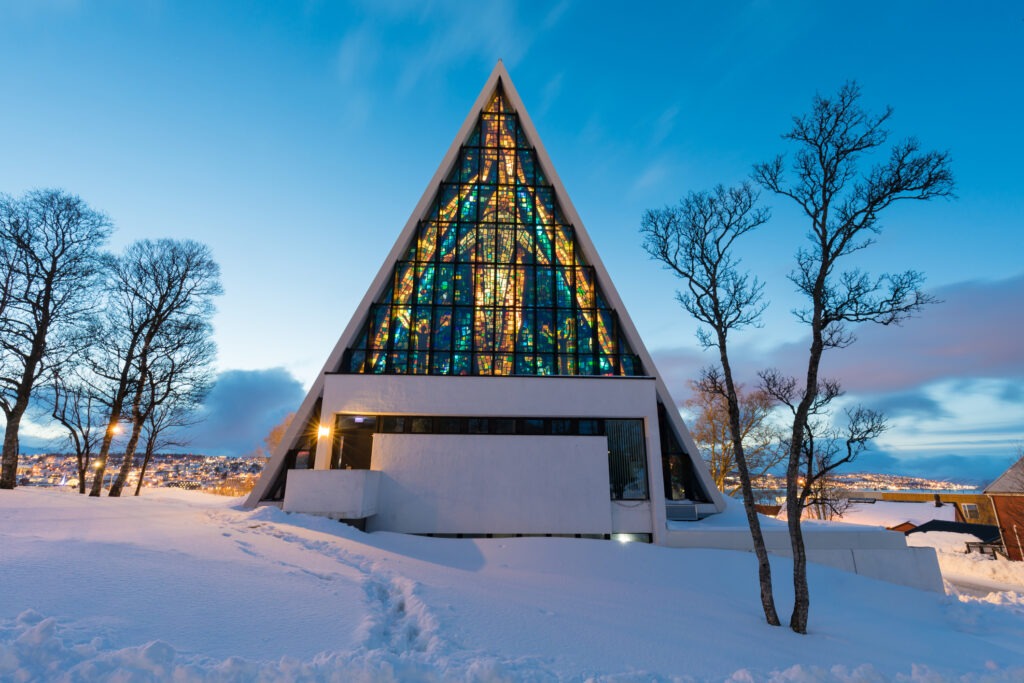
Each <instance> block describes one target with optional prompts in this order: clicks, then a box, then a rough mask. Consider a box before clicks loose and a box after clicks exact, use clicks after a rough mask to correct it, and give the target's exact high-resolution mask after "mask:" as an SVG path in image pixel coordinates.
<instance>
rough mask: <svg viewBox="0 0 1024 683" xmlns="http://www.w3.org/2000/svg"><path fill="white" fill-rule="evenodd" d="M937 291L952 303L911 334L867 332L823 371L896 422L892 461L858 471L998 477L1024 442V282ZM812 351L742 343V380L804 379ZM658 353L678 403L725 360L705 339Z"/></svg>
mask: <svg viewBox="0 0 1024 683" xmlns="http://www.w3.org/2000/svg"><path fill="white" fill-rule="evenodd" d="M933 293H934V294H935V295H936V296H937V297H938V298H939V299H941V300H942V303H940V304H936V305H934V306H930V307H928V308H927V309H926V310H925V311H924V312H923V313H922V314H921V316H920V317H918V318H915V319H912V320H910V321H908V322H906V323H905V324H904V325H903V326H901V327H888V328H886V327H881V326H877V325H862V326H860V327H859V328H857V329H856V334H857V336H858V340H857V342H856V343H855V344H854V345H853V346H851V347H849V348H847V349H841V350H833V351H828V352H826V354H825V356H824V360H823V363H822V370H823V374H824V375H826V376H829V377H836V378H838V379H840V380H841V381H842V384H843V387H844V388H845V389H846V391H847V392H848V396H847V397H846V399H844V403H851V402H863V403H865V404H866V405H868V406H870V407H873V408H877V409H880V410H882V411H883V412H884V413H885V414H886V416H887V417H888V418H889V422H890V430H889V431H888V432H887V433H886V434H885V435H884V436H883V437H882V438H881V439H879V446H880V447H881V448H882V449H884V450H885V451H887V452H888V456H887V457H889V458H891V461H887V460H885V458H884V457H882V456H881V455H876V456H865V458H864V460H863V461H862V462H861V463H860V464H859V465H858V467H863V469H865V470H876V469H878V470H881V471H893V472H906V473H915V474H922V475H928V474H934V475H935V476H955V475H956V473H957V472H959V473H960V476H971V477H974V478H975V479H978V480H984V479H986V478H991V477H992V476H995V475H997V474H998V473H999V472H1000V471H1001V470H1002V469H1005V463H1004V462H1003V460H1005V458H1007V457H1009V456H1010V454H1012V453H1013V452H1014V445H1015V444H1017V443H1019V442H1022V441H1024V389H1022V388H1021V387H1022V385H1021V382H1022V380H1024V350H1022V349H1024V346H1022V344H1021V341H1020V340H1021V339H1024V307H1022V306H1021V305H1020V303H1019V302H1020V301H1022V300H1024V275H1018V276H1015V277H1012V278H1008V279H1005V280H997V281H969V282H960V283H956V284H952V285H949V286H946V287H942V288H939V289H937V290H935V291H934V292H933ZM806 353H807V342H806V341H800V342H791V343H786V344H782V345H779V346H776V347H774V348H770V349H767V350H755V349H754V347H753V346H752V345H744V346H736V347H734V348H733V349H732V354H731V355H732V361H733V366H734V368H735V370H736V376H737V379H739V380H740V381H741V382H744V383H746V384H747V385H748V386H749V385H753V384H755V383H756V382H757V376H756V373H757V371H758V370H760V369H762V368H768V367H777V368H779V369H781V370H782V371H783V372H786V373H789V374H793V375H796V376H798V377H799V376H802V375H803V369H804V367H805V364H806ZM654 355H655V361H656V362H657V363H658V368H659V369H660V370H661V372H662V373H663V375H664V376H665V378H666V382H667V383H668V385H669V389H670V390H671V391H672V392H673V394H674V395H675V398H676V400H678V401H683V400H685V399H686V398H687V397H688V396H689V394H690V391H689V389H688V387H687V384H686V382H687V381H688V380H690V379H694V378H696V377H697V376H698V374H699V372H700V368H701V367H704V366H706V365H709V364H712V363H714V362H715V361H716V356H715V355H714V354H713V353H711V352H702V351H701V350H700V348H699V347H698V346H697V344H696V342H694V344H693V345H692V346H690V347H688V348H678V349H671V350H663V351H660V352H657V353H655V354H654ZM886 467H888V468H889V469H888V470H885V469H884V468H886ZM915 468H916V469H915Z"/></svg>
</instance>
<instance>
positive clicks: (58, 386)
mask: <svg viewBox="0 0 1024 683" xmlns="http://www.w3.org/2000/svg"><path fill="white" fill-rule="evenodd" d="M51 389H52V392H53V395H52V404H51V405H52V408H53V409H52V411H51V414H52V415H53V419H55V420H56V421H57V422H59V423H60V424H61V426H63V427H64V429H66V430H67V432H68V442H69V443H70V444H71V448H72V450H74V452H75V459H76V460H77V462H76V465H77V469H78V492H79V493H83V494H84V493H85V486H86V484H85V481H86V478H87V476H88V474H89V462H90V460H91V458H92V455H93V453H94V452H95V451H96V447H97V446H98V445H99V442H100V438H101V436H102V430H103V426H104V422H103V418H102V413H101V410H102V408H103V404H102V402H101V400H100V397H99V393H98V392H97V391H96V389H95V388H94V387H93V386H92V385H90V383H89V382H88V381H87V380H86V379H84V378H83V377H82V376H81V374H80V373H78V372H74V371H71V372H68V373H57V374H56V375H55V377H54V378H53V383H52V384H51Z"/></svg>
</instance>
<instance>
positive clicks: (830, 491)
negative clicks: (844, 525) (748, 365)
mask: <svg viewBox="0 0 1024 683" xmlns="http://www.w3.org/2000/svg"><path fill="white" fill-rule="evenodd" d="M759 376H760V378H761V385H760V386H761V389H762V391H764V392H765V393H767V394H769V395H770V396H772V397H773V398H774V399H775V400H776V401H778V402H779V403H780V404H781V405H783V406H785V407H786V408H787V409H788V410H789V413H790V416H791V417H795V415H796V412H797V409H798V407H799V402H800V399H801V398H802V395H803V394H802V391H803V387H802V386H801V383H800V381H799V380H797V379H796V378H795V377H787V376H785V375H783V374H782V373H781V372H779V371H778V370H767V371H765V372H762V373H760V375H759ZM842 395H843V390H842V388H841V386H840V384H839V382H838V381H836V380H833V379H823V380H821V381H820V382H819V383H818V389H817V392H816V395H815V398H814V402H813V403H811V405H810V407H809V408H808V410H807V424H806V425H804V442H803V444H801V446H800V452H801V455H800V459H801V462H800V469H799V472H800V474H799V477H798V479H797V483H798V484H799V494H798V501H799V507H800V510H801V511H803V510H805V509H808V508H809V509H810V510H811V511H812V512H813V515H812V516H813V517H816V518H817V519H832V518H833V517H835V516H842V513H843V511H844V510H845V509H846V507H847V503H846V499H845V498H844V496H843V495H842V491H841V490H840V489H839V487H838V486H837V485H836V483H835V479H834V477H833V475H834V474H835V471H836V470H837V469H839V468H840V467H842V466H843V465H848V464H849V463H851V462H853V461H854V460H856V459H857V457H858V456H860V455H861V454H862V453H863V452H864V451H866V450H867V449H868V447H869V446H870V444H871V442H872V441H874V440H875V439H877V438H878V437H879V436H881V435H882V434H883V433H885V431H886V430H887V429H888V422H887V420H886V418H885V415H884V414H882V412H880V411H878V410H874V409H871V408H866V407H865V406H863V405H856V406H853V407H850V408H847V409H846V410H845V411H844V412H845V415H846V422H845V425H839V424H836V421H835V419H834V416H833V412H834V411H833V405H832V404H833V402H834V401H835V400H836V399H838V398H839V397H841V396H842ZM782 445H783V448H784V449H785V450H786V452H787V453H788V451H789V450H790V444H789V438H788V436H787V437H786V438H784V439H783V441H782ZM787 514H788V510H787Z"/></svg>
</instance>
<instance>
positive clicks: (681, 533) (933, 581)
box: [665, 522, 944, 593]
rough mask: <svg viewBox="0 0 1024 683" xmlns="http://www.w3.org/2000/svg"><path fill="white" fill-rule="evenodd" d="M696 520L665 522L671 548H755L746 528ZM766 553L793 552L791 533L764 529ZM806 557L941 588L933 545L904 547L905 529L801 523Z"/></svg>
mask: <svg viewBox="0 0 1024 683" xmlns="http://www.w3.org/2000/svg"><path fill="white" fill-rule="evenodd" d="M700 525H701V523H700V522H681V523H680V522H669V523H668V527H669V528H668V530H667V531H666V534H665V545H667V546H671V547H674V548H712V549H719V550H743V551H748V552H751V551H753V549H754V546H753V543H752V541H751V539H750V530H749V529H746V528H733V527H730V528H721V527H719V528H710V529H702V528H701V526H700ZM763 533H764V538H765V546H766V547H767V548H768V552H769V553H771V554H773V555H779V556H780V557H791V556H792V550H791V548H790V543H789V534H788V532H786V531H785V530H782V529H771V528H769V529H763ZM804 547H805V548H806V551H807V560H808V561H809V562H814V563H816V564H823V565H826V566H828V567H835V568H836V569H842V570H843V571H848V572H851V573H853V574H860V575H861V576H868V577H871V578H873V579H880V580H882V581H888V582H889V583H896V584H900V585H903V586H911V587H912V588H918V589H921V590H927V591H934V592H937V593H942V592H943V591H944V589H943V585H942V573H941V572H940V571H939V562H938V559H937V558H936V556H935V551H934V550H933V549H932V548H912V547H908V546H907V542H906V538H905V537H904V536H903V534H901V533H899V532H895V531H887V530H885V529H876V528H870V527H852V528H847V529H844V528H836V527H830V528H827V529H825V528H817V529H815V528H813V527H811V528H807V527H805V528H804Z"/></svg>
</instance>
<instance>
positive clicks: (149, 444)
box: [135, 441, 153, 496]
mask: <svg viewBox="0 0 1024 683" xmlns="http://www.w3.org/2000/svg"><path fill="white" fill-rule="evenodd" d="M152 457H153V442H152V441H147V442H146V456H145V457H144V458H143V459H142V468H141V469H140V470H139V483H137V484H136V485H135V495H136V496H137V495H139V491H141V490H142V478H143V477H145V476H146V468H147V467H149V460H150V458H152Z"/></svg>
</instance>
